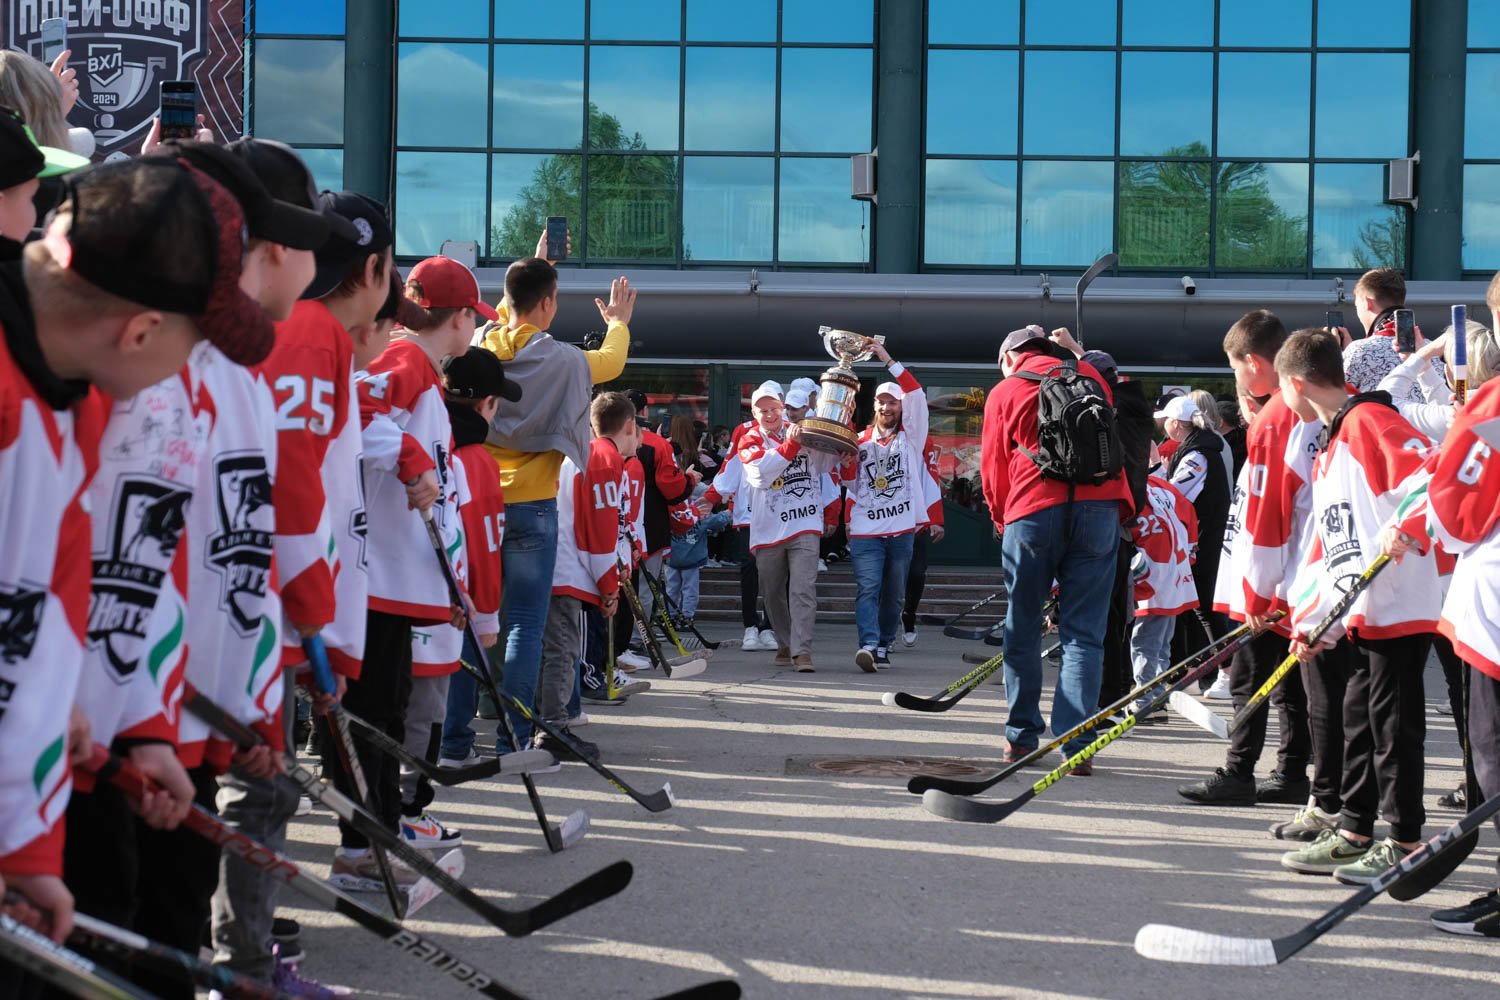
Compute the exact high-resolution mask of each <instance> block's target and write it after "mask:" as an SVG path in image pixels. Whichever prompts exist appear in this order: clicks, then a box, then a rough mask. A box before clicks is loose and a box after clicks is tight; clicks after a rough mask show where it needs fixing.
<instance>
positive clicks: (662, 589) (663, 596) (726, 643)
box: [642, 570, 740, 649]
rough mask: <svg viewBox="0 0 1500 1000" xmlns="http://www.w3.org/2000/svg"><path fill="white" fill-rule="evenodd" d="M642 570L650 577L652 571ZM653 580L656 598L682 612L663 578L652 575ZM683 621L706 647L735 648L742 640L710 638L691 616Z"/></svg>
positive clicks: (652, 587)
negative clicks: (700, 630) (700, 629)
mask: <svg viewBox="0 0 1500 1000" xmlns="http://www.w3.org/2000/svg"><path fill="white" fill-rule="evenodd" d="M642 572H643V573H645V574H646V575H647V576H648V577H650V576H651V574H650V572H649V571H647V570H642ZM652 581H653V582H652V583H651V584H650V586H651V590H652V593H654V594H655V595H656V599H657V600H659V601H660V600H665V601H666V606H667V608H668V610H675V611H679V612H680V611H681V610H682V606H681V605H680V604H678V603H677V602H676V601H674V600H672V596H671V595H670V594H668V593H667V588H666V586H665V585H664V584H663V582H662V581H661V580H657V579H655V577H652ZM683 622H684V623H685V624H686V625H687V630H688V631H689V632H691V633H693V638H695V639H697V640H698V642H699V644H700V645H701V646H702V647H703V648H704V649H734V648H735V647H737V646H738V645H739V644H740V640H738V639H717V640H715V639H709V638H708V637H706V636H705V635H704V634H703V633H702V632H699V631H698V626H697V625H695V624H694V623H693V620H692V619H691V618H684V619H683Z"/></svg>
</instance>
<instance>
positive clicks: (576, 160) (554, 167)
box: [489, 153, 583, 257]
mask: <svg viewBox="0 0 1500 1000" xmlns="http://www.w3.org/2000/svg"><path fill="white" fill-rule="evenodd" d="M581 175H582V157H580V156H579V155H578V154H577V153H557V154H554V155H552V156H547V155H544V154H540V153H508V154H504V155H500V156H492V157H490V240H489V248H490V253H489V255H490V256H491V257H527V256H530V254H531V252H532V251H533V250H534V249H535V248H536V239H537V237H538V236H540V235H541V234H542V229H543V227H544V226H546V224H547V216H549V215H561V216H563V217H565V218H566V219H567V220H568V226H569V228H570V229H571V230H572V234H573V239H574V243H573V252H574V253H575V254H576V253H578V252H579V251H580V250H581V249H582V239H581V237H582V232H581V229H582V226H581V220H582V217H583V216H582V212H581V210H580V208H579V206H580V205H581V204H582V202H580V201H579V198H578V193H579V177H580V176H581Z"/></svg>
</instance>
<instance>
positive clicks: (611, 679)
mask: <svg viewBox="0 0 1500 1000" xmlns="http://www.w3.org/2000/svg"><path fill="white" fill-rule="evenodd" d="M604 643H605V657H604V696H605V698H604V701H603V704H605V705H623V704H625V702H626V700H627V699H629V698H630V695H632V694H644V693H645V692H647V691H650V690H651V682H650V681H638V680H635V679H634V678H632V679H631V681H630V683H631V684H633V685H635V689H634V690H633V691H631V692H630V694H626V695H623V696H622V695H621V694H620V692H621V691H623V690H624V689H623V688H618V687H615V679H616V678H617V677H618V676H619V675H618V674H617V673H616V672H615V623H614V622H612V621H610V620H609V619H608V618H606V619H605V620H604Z"/></svg>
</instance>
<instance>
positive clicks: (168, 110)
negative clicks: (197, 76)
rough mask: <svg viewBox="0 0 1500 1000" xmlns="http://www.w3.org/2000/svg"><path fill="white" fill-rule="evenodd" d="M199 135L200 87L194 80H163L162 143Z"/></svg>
mask: <svg viewBox="0 0 1500 1000" xmlns="http://www.w3.org/2000/svg"><path fill="white" fill-rule="evenodd" d="M197 134H198V85H197V84H196V83H194V82H193V81H192V80H163V81H162V84H161V141H162V142H170V141H171V140H173V139H191V138H193V136H195V135H197Z"/></svg>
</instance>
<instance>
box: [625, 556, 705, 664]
mask: <svg viewBox="0 0 1500 1000" xmlns="http://www.w3.org/2000/svg"><path fill="white" fill-rule="evenodd" d="M641 579H642V580H645V581H646V589H647V590H649V591H651V617H652V618H653V619H655V620H656V624H657V627H658V628H660V629H661V632H662V635H664V636H666V637H667V639H668V641H670V642H671V643H672V645H673V646H674V647H676V649H677V653H678V655H680V656H686V655H687V654H688V647H687V646H686V645H684V644H683V641H682V636H681V634H679V633H678V631H677V623H676V622H674V621H672V615H671V613H670V611H669V610H668V609H667V588H666V587H665V586H663V585H662V583H661V581H660V580H658V579H657V578H656V576H655V575H654V574H653V573H652V572H651V571H650V570H649V569H647V568H646V567H645V566H644V565H643V566H641ZM636 597H637V598H639V597H640V595H639V594H637V595H636ZM698 652H702V653H703V654H704V655H705V656H707V655H708V653H709V652H710V651H709V650H698Z"/></svg>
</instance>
